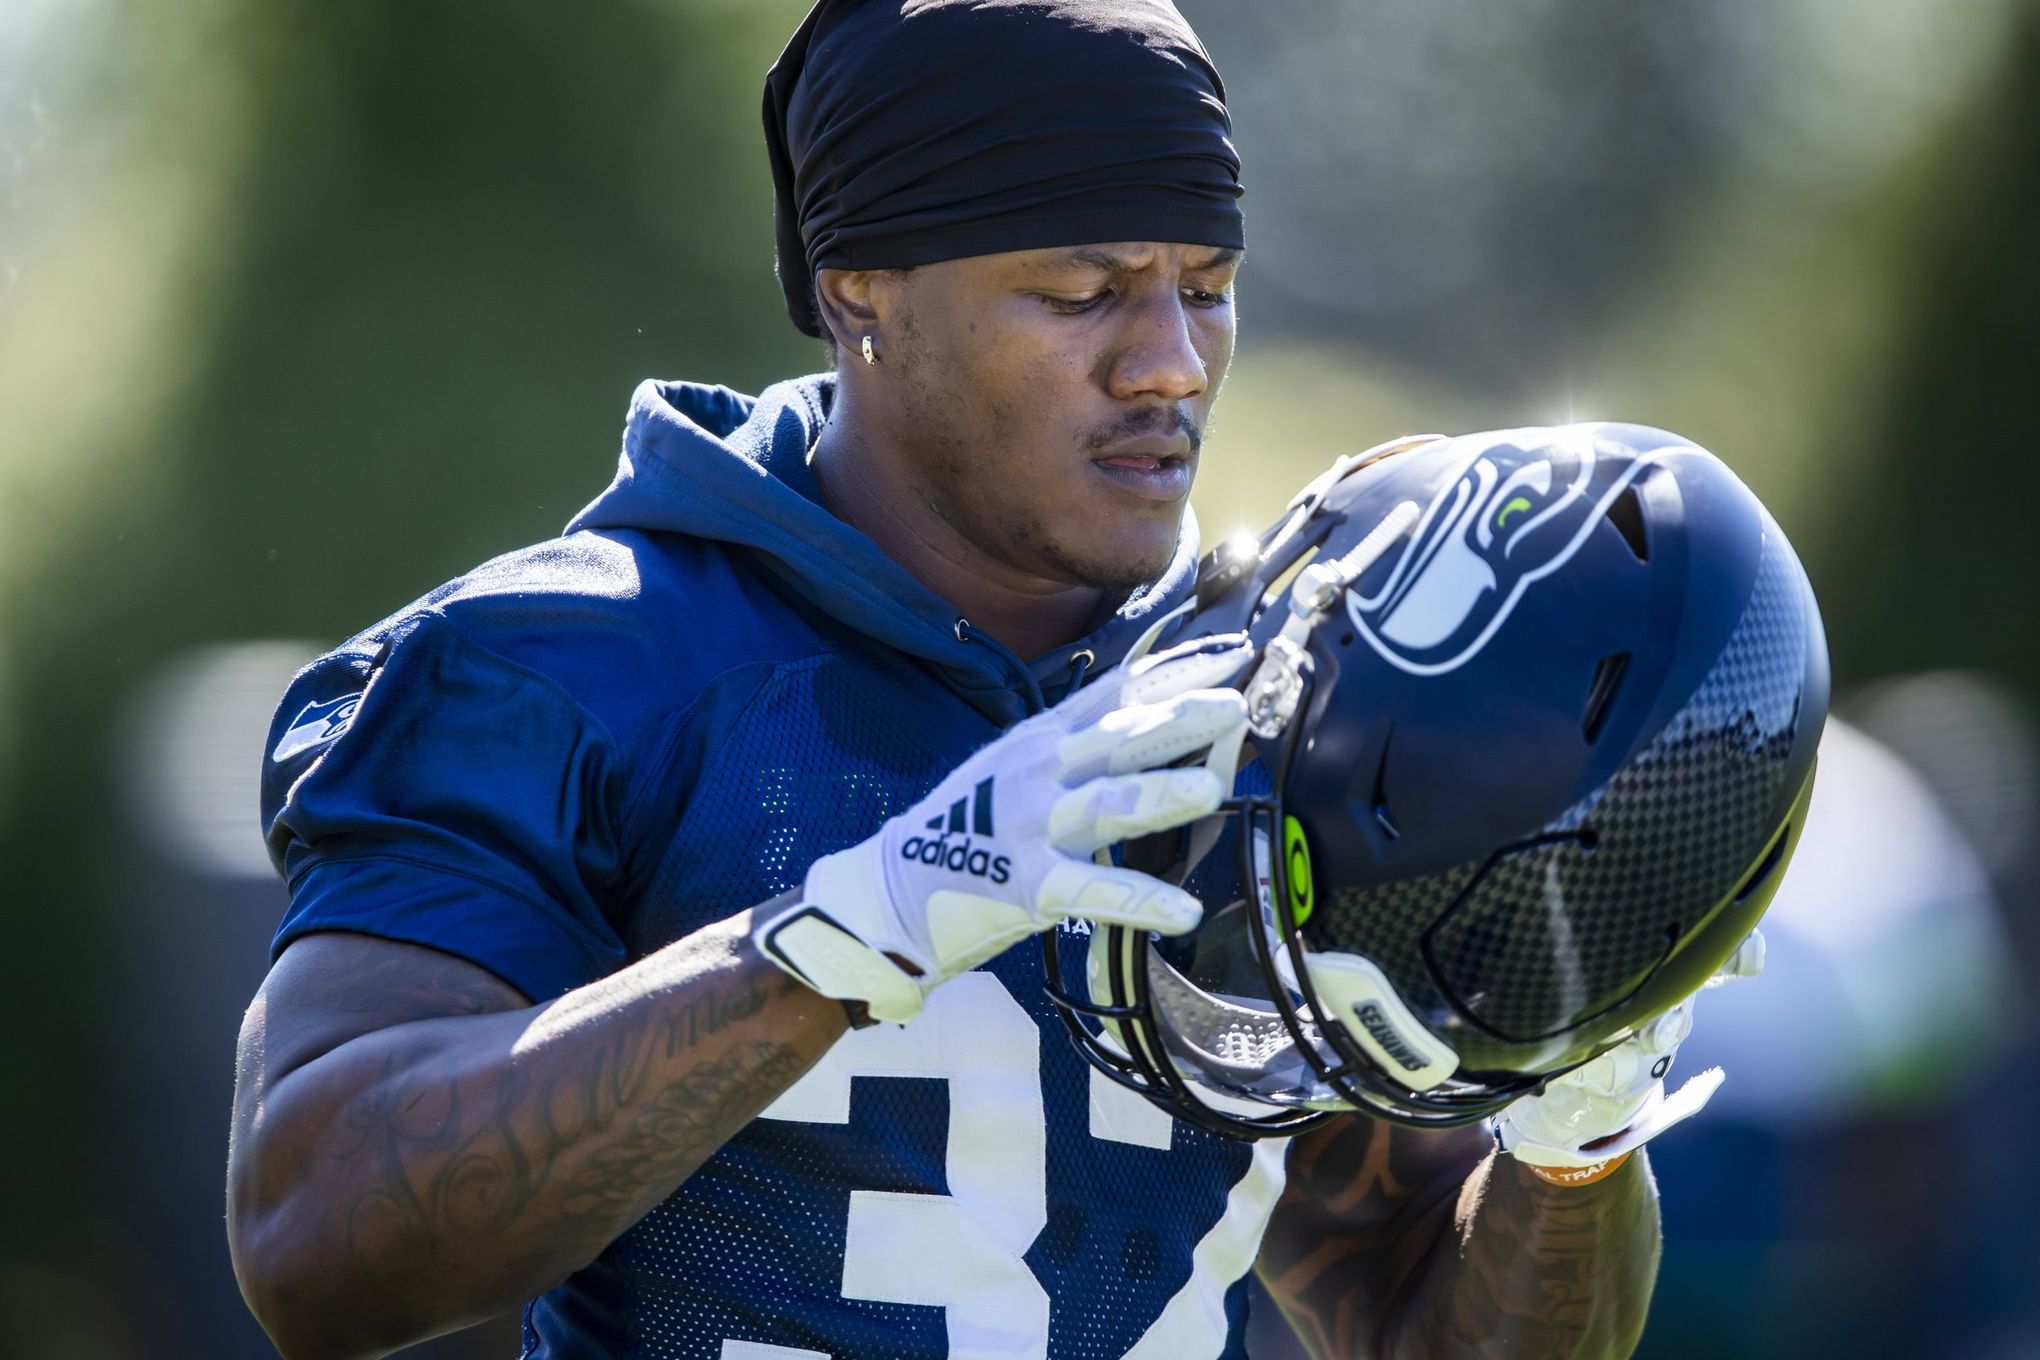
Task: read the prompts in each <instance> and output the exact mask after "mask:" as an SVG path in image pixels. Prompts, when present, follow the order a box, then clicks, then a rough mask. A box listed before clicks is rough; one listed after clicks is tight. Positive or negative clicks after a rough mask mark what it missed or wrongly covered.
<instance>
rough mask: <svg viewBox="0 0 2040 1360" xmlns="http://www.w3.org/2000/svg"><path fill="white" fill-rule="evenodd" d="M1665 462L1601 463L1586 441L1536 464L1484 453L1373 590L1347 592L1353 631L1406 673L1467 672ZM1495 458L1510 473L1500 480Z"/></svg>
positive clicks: (1508, 449) (1559, 448) (1430, 509)
mask: <svg viewBox="0 0 2040 1360" xmlns="http://www.w3.org/2000/svg"><path fill="white" fill-rule="evenodd" d="M1663 452H1665V451H1664V450H1656V451H1654V452H1652V453H1651V454H1647V455H1645V456H1643V457H1639V458H1629V459H1613V458H1603V457H1599V456H1597V455H1596V453H1595V451H1594V445H1593V442H1592V439H1591V437H1576V440H1575V442H1572V443H1561V444H1557V445H1555V446H1553V447H1552V448H1551V449H1550V450H1549V451H1548V452H1547V453H1545V454H1544V455H1543V456H1541V457H1536V458H1523V451H1522V450H1521V449H1517V448H1514V447H1512V446H1508V445H1503V446H1501V447H1500V448H1497V447H1496V446H1495V445H1493V444H1487V445H1483V446H1481V447H1480V448H1479V449H1477V450H1476V451H1475V452H1474V453H1472V454H1471V455H1469V457H1468V460H1467V463H1466V465H1465V466H1463V467H1462V468H1461V469H1460V470H1459V472H1458V474H1457V475H1456V476H1455V477H1453V478H1452V479H1451V480H1450V481H1449V482H1448V483H1447V484H1446V486H1445V488H1444V490H1442V491H1440V492H1439V493H1438V494H1437V495H1436V496H1434V497H1433V498H1432V500H1431V503H1430V504H1429V505H1428V506H1426V507H1425V508H1424V512H1423V514H1422V515H1421V516H1420V517H1419V518H1418V520H1417V525H1416V528H1415V529H1413V530H1412V531H1411V533H1410V536H1409V538H1408V540H1407V541H1406V542H1405V543H1404V545H1403V549H1402V553H1401V555H1400V556H1399V557H1396V558H1395V559H1393V562H1392V565H1390V567H1389V569H1388V572H1387V576H1386V578H1385V579H1384V580H1383V581H1382V583H1381V585H1380V587H1379V588H1378V589H1376V590H1375V591H1374V592H1373V593H1372V594H1362V593H1361V591H1360V590H1358V589H1357V588H1356V589H1353V590H1349V591H1347V592H1346V612H1347V613H1348V614H1349V615H1350V616H1351V618H1352V620H1353V627H1354V630H1355V631H1356V632H1358V633H1359V634H1360V635H1361V636H1362V637H1364V638H1366V639H1367V642H1368V645H1370V646H1371V647H1373V648H1374V650H1375V651H1376V652H1379V653H1380V654H1381V656H1382V657H1383V659H1385V660H1387V661H1389V662H1390V663H1391V664H1393V665H1395V666H1398V667H1400V668H1401V669H1403V670H1405V671H1408V672H1410V673H1411V674H1412V675H1438V674H1442V673H1443V672H1445V671H1450V670H1455V669H1457V668H1458V667H1460V666H1463V665H1465V664H1466V663H1467V661H1468V660H1470V659H1471V658H1472V657H1473V656H1475V655H1476V654H1477V653H1478V652H1479V651H1480V649H1481V648H1483V647H1485V646H1486V645H1487V644H1488V640H1489V639H1490V638H1492V637H1494V635H1495V633H1496V631H1497V630H1498V629H1500V628H1501V626H1502V624H1503V623H1504V622H1505V621H1506V620H1507V619H1508V617H1509V615H1510V614H1511V613H1512V612H1513V611H1514V610H1515V608H1516V604H1517V602H1518V601H1519V600H1521V599H1522V598H1523V593H1524V592H1525V591H1527V590H1528V589H1529V588H1530V587H1531V586H1532V585H1534V584H1535V583H1536V582H1537V581H1539V580H1541V579H1543V578H1544V577H1546V576H1549V575H1551V574H1552V573H1553V572H1555V571H1557V570H1558V569H1559V568H1560V567H1563V566H1564V565H1565V564H1566V563H1567V562H1568V561H1570V560H1572V557H1573V555H1574V554H1576V553H1577V552H1579V550H1580V548H1581V547H1582V546H1583V545H1584V544H1585V543H1586V541H1587V535H1588V534H1590V533H1592V532H1593V528H1594V525H1595V524H1597V523H1599V522H1600V519H1601V517H1602V516H1603V515H1605V514H1606V513H1607V512H1608V508H1609V506H1611V505H1613V504H1614V502H1615V499H1616V497H1618V496H1620V495H1621V494H1622V493H1623V492H1624V491H1625V490H1627V489H1628V487H1629V485H1630V484H1631V483H1632V482H1634V481H1635V480H1636V479H1637V477H1639V476H1640V475H1642V473H1643V471H1644V470H1645V469H1646V468H1647V467H1649V466H1650V465H1651V464H1652V463H1653V462H1654V461H1656V459H1657V458H1658V457H1659V456H1660V455H1661V454H1662V453H1663ZM1510 454H1514V455H1516V456H1515V457H1508V455H1510ZM1498 457H1500V458H1501V459H1502V460H1503V466H1507V465H1509V464H1514V465H1515V467H1514V470H1513V471H1511V472H1509V473H1508V474H1507V475H1506V476H1504V475H1503V473H1502V471H1501V469H1500V468H1499V467H1497V465H1496V459H1497V458H1498ZM1519 459H1521V461H1518V460H1519Z"/></svg>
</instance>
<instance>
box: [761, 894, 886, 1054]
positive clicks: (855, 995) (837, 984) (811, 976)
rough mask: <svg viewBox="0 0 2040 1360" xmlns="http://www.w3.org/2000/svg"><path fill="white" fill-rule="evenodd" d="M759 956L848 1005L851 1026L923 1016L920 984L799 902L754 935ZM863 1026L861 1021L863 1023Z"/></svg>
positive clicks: (820, 911) (817, 909)
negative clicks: (854, 1004)
mask: <svg viewBox="0 0 2040 1360" xmlns="http://www.w3.org/2000/svg"><path fill="white" fill-rule="evenodd" d="M752 941H753V942H754V943H755V944H756V945H757V947H758V952H759V953H761V954H763V955H764V956H765V957H766V958H768V959H770V960H772V962H773V963H775V964H777V965H778V966H779V967H780V968H782V969H784V970H785V971H786V972H787V973H789V974H791V975H792V976H793V977H794V978H795V979H796V980H797V981H799V982H801V983H804V984H805V985H807V986H808V987H810V988H812V989H814V990H815V991H817V992H819V993H821V994H822V995H823V996H826V997H833V998H834V999H836V1000H838V1001H842V1002H845V1003H861V1004H862V1014H861V1015H860V1013H859V1010H858V1009H857V1008H856V1007H854V1006H852V1005H850V1004H846V1005H845V1007H844V1010H845V1012H846V1014H848V1015H849V1017H850V1022H851V1024H852V1025H856V1026H858V1027H860V1028H861V1027H862V1024H868V1023H871V1022H872V1021H877V1020H894V1021H906V1020H911V1019H913V1018H914V1017H915V1016H916V1015H919V1014H920V1013H921V1002H922V996H921V985H920V984H919V983H918V982H916V981H915V980H914V979H913V978H912V977H911V976H910V975H909V974H908V973H907V971H906V970H905V969H904V968H901V967H900V966H899V965H898V964H896V963H894V962H893V961H892V960H891V959H889V958H887V957H886V956H885V955H884V954H882V953H880V952H879V951H878V950H876V949H874V948H872V947H871V946H870V945H868V944H866V943H865V942H864V941H863V940H861V939H859V938H858V937H857V935H856V934H855V933H854V932H852V931H851V930H849V929H847V928H846V927H845V926H844V925H843V924H842V923H841V922H839V921H837V920H836V919H835V918H834V917H832V916H830V915H829V913H828V912H827V911H825V910H823V909H822V908H821V907H819V906H816V905H814V904H813V903H810V902H802V903H797V904H796V905H794V906H792V907H789V908H788V909H787V910H785V911H782V912H780V913H778V914H777V915H775V916H773V917H771V918H769V919H768V920H767V921H766V922H765V923H764V924H763V925H761V926H759V927H758V929H757V931H756V933H755V934H753V936H752ZM860 1022H861V1023H860Z"/></svg>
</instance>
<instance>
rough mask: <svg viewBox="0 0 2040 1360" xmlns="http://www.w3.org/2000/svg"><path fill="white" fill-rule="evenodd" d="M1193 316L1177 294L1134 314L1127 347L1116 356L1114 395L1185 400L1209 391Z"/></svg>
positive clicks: (1111, 380) (1112, 377) (1111, 383)
mask: <svg viewBox="0 0 2040 1360" xmlns="http://www.w3.org/2000/svg"><path fill="white" fill-rule="evenodd" d="M1189 313H1190V309H1189V307H1188V306H1187V305H1186V304H1185V303H1184V301H1183V299H1182V298H1181V297H1180V296H1179V295H1177V294H1176V293H1175V291H1174V290H1173V289H1172V290H1170V291H1169V293H1168V295H1167V296H1164V297H1157V298H1154V299H1152V300H1149V301H1147V302H1146V303H1144V304H1143V305H1142V306H1140V307H1139V308H1137V309H1135V310H1134V312H1133V314H1132V315H1131V316H1130V317H1129V318H1128V331H1127V335H1126V341H1125V344H1124V345H1123V346H1122V347H1121V348H1120V350H1119V351H1118V353H1117V354H1116V355H1114V357H1113V362H1112V371H1111V374H1110V377H1109V381H1108V384H1107V385H1108V387H1109V389H1110V391H1111V393H1112V395H1113V396H1115V397H1120V398H1125V399H1131V398H1134V397H1144V396H1155V397H1161V398H1163V399H1165V400H1168V401H1184V400H1187V399H1188V398H1190V397H1194V396H1196V395H1197V394H1198V393H1200V392H1202V391H1203V390H1204V388H1205V384H1206V382H1207V381H1208V380H1209V375H1208V373H1207V372H1206V369H1205V365H1204V356H1203V355H1202V354H1200V353H1198V350H1197V343H1196V335H1195V334H1194V332H1193V328H1192V325H1191V318H1190V314H1189Z"/></svg>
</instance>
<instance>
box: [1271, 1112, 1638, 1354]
mask: <svg viewBox="0 0 2040 1360" xmlns="http://www.w3.org/2000/svg"><path fill="white" fill-rule="evenodd" d="M1491 1147H1492V1144H1491V1142H1490V1140H1489V1138H1488V1136H1487V1134H1486V1133H1485V1132H1484V1131H1482V1130H1480V1129H1478V1128H1473V1129H1457V1130H1452V1131H1448V1132H1442V1133H1425V1132H1419V1131H1416V1130H1411V1129H1405V1128H1398V1127H1394V1126H1391V1125H1388V1124H1383V1123H1375V1122H1373V1121H1371V1120H1367V1119H1363V1118H1360V1117H1357V1116H1355V1117H1353V1118H1351V1119H1346V1120H1341V1121H1340V1122H1339V1123H1337V1124H1333V1125H1330V1126H1328V1127H1327V1128H1325V1129H1322V1130H1320V1131H1319V1132H1317V1133H1314V1134H1311V1135H1308V1136H1306V1137H1304V1138H1300V1139H1298V1140H1297V1141H1296V1143H1295V1145H1294V1146H1293V1147H1292V1148H1291V1149H1290V1158H1289V1184H1288V1187H1287V1189H1286V1190H1285V1191H1284V1194H1283V1198H1282V1201H1281V1202H1280V1203H1279V1204H1278V1205H1277V1206H1276V1210H1275V1214H1274V1217H1273V1218H1272V1219H1271V1221H1270V1223H1269V1226H1268V1233H1267V1236H1266V1238H1265V1239H1264V1241H1263V1244H1262V1248H1261V1260H1260V1272H1261V1277H1262V1279H1263V1281H1264V1282H1265V1283H1266V1284H1267V1286H1268V1288H1269V1291H1270V1292H1271V1293H1272V1294H1273V1295H1274V1296H1275V1298H1276V1300H1277V1301H1278V1302H1279V1303H1280V1304H1281V1305H1282V1309H1283V1311H1284V1313H1286V1314H1287V1315H1288V1317H1289V1320H1290V1322H1291V1323H1292V1325H1294V1326H1295V1328H1296V1331H1297V1334H1298V1335H1299V1336H1301V1337H1302V1338H1303V1340H1304V1342H1305V1344H1306V1345H1307V1346H1308V1348H1309V1349H1310V1352H1311V1354H1312V1355H1313V1356H1314V1357H1319V1360H1331V1357H1341V1360H1343V1358H1344V1357H1362V1356H1364V1357H1369V1358H1370V1360H1376V1358H1378V1360H1390V1358H1391V1357H1392V1358H1393V1360H1434V1358H1436V1360H1442V1358H1443V1357H1448V1356H1449V1357H1455V1358H1456V1357H1462V1356H1468V1357H1471V1356H1479V1357H1509V1358H1510V1360H1620V1357H1625V1356H1627V1355H1629V1354H1630V1352H1631V1351H1632V1350H1634V1349H1635V1346H1636V1343H1637V1340H1638V1338H1639V1337H1640V1336H1641V1335H1642V1332H1643V1322H1644V1315H1645V1312H1646V1310H1647V1307H1648V1304H1649V1302H1650V1291H1651V1285H1652V1283H1653V1282H1654V1280H1655V1278H1656V1275H1657V1259H1658V1217H1657V1190H1656V1187H1655V1186H1654V1185H1653V1184H1652V1182H1651V1178H1650V1172H1649V1170H1648V1168H1647V1166H1646V1165H1645V1163H1644V1157H1643V1154H1642V1153H1641V1152H1638V1153H1636V1154H1635V1155H1634V1156H1632V1157H1631V1158H1630V1159H1629V1161H1628V1162H1627V1163H1625V1164H1624V1165H1623V1166H1621V1167H1620V1168H1619V1169H1617V1170H1616V1171H1615V1173H1614V1174H1612V1175H1610V1176H1608V1177H1607V1178H1605V1179H1603V1180H1600V1181H1597V1182H1595V1183H1593V1184H1591V1185H1585V1186H1567V1187H1559V1186H1553V1185H1547V1184H1545V1183H1544V1182H1542V1181H1540V1180H1538V1179H1537V1178H1536V1177H1534V1176H1532V1175H1531V1174H1530V1172H1529V1171H1528V1170H1526V1169H1524V1168H1523V1167H1522V1166H1520V1165H1518V1164H1517V1163H1516V1162H1515V1161H1514V1160H1513V1159H1512V1158H1508V1157H1502V1156H1498V1155H1496V1154H1495V1153H1493V1152H1492V1151H1491V1150H1490V1149H1491Z"/></svg>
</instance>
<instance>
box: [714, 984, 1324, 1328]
mask: <svg viewBox="0 0 2040 1360" xmlns="http://www.w3.org/2000/svg"><path fill="white" fill-rule="evenodd" d="M1040 1044H1041V1031H1040V1030H1039V1029H1037V1028H1036V1027H1035V1024H1034V1021H1033V1020H1032V1019H1030V1018H1029V1017H1028V1014H1027V1012H1026V1011H1025V1010H1023V1009H1022V1008H1021V1006H1020V1003H1019V1002H1017V1001H1015V1000H1014V999H1013V996H1012V994H1011V993H1009V992H1008V991H1007V990H1006V988H1005V985H1004V984H1003V983H1001V982H1000V981H999V979H998V978H997V977H995V976H993V975H992V974H990V973H965V974H964V975H963V976H961V977H958V978H955V979H953V980H952V981H950V982H948V983H946V984H945V985H944V986H943V987H942V988H941V989H940V990H938V991H936V992H934V993H932V994H930V996H929V998H928V1007H927V1009H926V1011H924V1012H923V1013H922V1014H921V1015H920V1016H919V1017H918V1018H917V1019H915V1020H914V1022H913V1023H912V1024H908V1025H879V1026H874V1027H873V1028H871V1029H867V1030H859V1031H857V1032H855V1033H853V1034H851V1035H849V1036H848V1037H846V1038H845V1039H844V1040H842V1041H841V1042H840V1043H838V1044H837V1045H836V1046H835V1048H833V1049H831V1050H830V1051H829V1053H828V1056H826V1057H825V1058H823V1059H822V1061H821V1062H820V1063H818V1064H816V1066H815V1068H814V1070H813V1071H811V1072H809V1073H808V1074H807V1076H805V1077H803V1078H802V1079H801V1080H800V1081H799V1082H798V1083H797V1084H796V1085H794V1086H793V1087H792V1088H791V1089H790V1090H788V1091H787V1092H786V1093H785V1094H784V1095H782V1096H781V1097H780V1098H779V1099H778V1100H777V1101H776V1102H774V1103H773V1105H772V1106H771V1107H770V1108H769V1109H767V1110H766V1111H765V1114H764V1116H763V1117H764V1118H767V1119H785V1120H795V1121H799V1122H803V1123H811V1124H846V1123H848V1122H849V1120H850V1083H851V1082H852V1080H854V1079H855V1078H857V1077H932V1078H938V1079H941V1080H943V1081H946V1082H947V1083H948V1085H949V1145H948V1154H947V1170H948V1180H949V1193H948V1194H946V1195H915V1194H896V1193H890V1192H882V1191H875V1190H856V1191H852V1192H851V1195H850V1222H849V1229H848V1233H847V1235H846V1246H845V1249H844V1259H843V1294H844V1297H846V1298H854V1299H873V1300H880V1301H884V1302H887V1303H918V1304H927V1305H931V1306H935V1307H940V1308H942V1309H943V1310H944V1314H945V1317H946V1319H947V1326H948V1332H949V1355H950V1357H951V1360H1023V1358H1025V1357H1035V1358H1039V1357H1045V1356H1046V1355H1047V1354H1048V1319H1049V1299H1048V1291H1047V1290H1045V1289H1043V1288H1042V1286H1041V1281H1040V1280H1038V1279H1036V1278H1035V1275H1034V1272H1033V1271H1032V1270H1031V1269H1029V1268H1028V1265H1027V1262H1026V1261H1025V1259H1023V1258H1024V1257H1025V1256H1026V1254H1027V1250H1028V1248H1029V1247H1031V1246H1032V1245H1033V1244H1034V1239H1035V1238H1036V1237H1037V1236H1038V1235H1039V1234H1040V1232H1041V1230H1042V1228H1043V1227H1044V1226H1045V1225H1046V1224H1047V1222H1048V1134H1047V1127H1048V1124H1047V1120H1046V1119H1045V1117H1044V1114H1043V1110H1042V1103H1041V1070H1040ZM1090 1129H1091V1134H1092V1136H1093V1137H1104V1138H1111V1139H1115V1140H1117V1141H1121V1142H1134V1143H1141V1144H1144V1145H1146V1146H1150V1147H1162V1148H1166V1147H1167V1146H1168V1138H1169V1120H1168V1116H1167V1115H1165V1114H1164V1113H1162V1111H1160V1110H1158V1109H1156V1108H1154V1107H1153V1106H1151V1105H1149V1104H1147V1102H1146V1101H1144V1100H1142V1099H1141V1098H1140V1097H1139V1096H1137V1095H1134V1094H1133V1093H1132V1092H1130V1091H1125V1090H1122V1089H1121V1088H1120V1087H1118V1086H1116V1085H1114V1084H1112V1083H1111V1082H1108V1081H1105V1080H1104V1079H1103V1078H1094V1080H1093V1081H1092V1083H1091V1111H1090ZM1282 1151H1283V1148H1282V1145H1281V1144H1280V1143H1262V1144H1258V1145H1257V1146H1256V1148H1255V1155H1254V1160H1253V1162H1252V1163H1251V1164H1250V1166H1249V1167H1248V1170H1247V1173H1246V1175H1245V1176H1243V1177H1241V1179H1240V1180H1239V1182H1238V1183H1237V1184H1235V1185H1234V1186H1233V1188H1232V1191H1231V1193H1230V1194H1229V1195H1228V1196H1227V1199H1226V1207H1225V1212H1224V1213H1223V1214H1221V1215H1220V1217H1219V1220H1218V1222H1217V1224H1215V1225H1214V1226H1213V1227H1212V1229H1211V1230H1210V1231H1209V1232H1208V1233H1206V1234H1205V1235H1204V1237H1203V1239H1202V1240H1200V1241H1199V1242H1198V1244H1197V1246H1196V1248H1195V1250H1194V1251H1193V1253H1192V1263H1193V1266H1192V1270H1191V1273H1190V1279H1189V1281H1188V1282H1187V1283H1185V1284H1184V1286H1183V1288H1182V1289H1180V1290H1178V1291H1177V1292H1176V1294H1175V1296H1174V1297H1172V1298H1171V1299H1170V1300H1169V1301H1168V1303H1167V1304H1165V1305H1164V1306H1163V1308H1162V1310H1161V1313H1160V1314H1159V1315H1158V1316H1157V1317H1156V1318H1155V1320H1154V1322H1153V1324H1152V1325H1150V1326H1149V1327H1148V1329H1147V1331H1146V1332H1145V1333H1144V1334H1143V1335H1142V1336H1141V1339H1140V1340H1139V1341H1138V1342H1136V1343H1135V1345H1134V1347H1133V1349H1132V1350H1130V1351H1128V1352H1127V1353H1126V1357H1125V1360H1163V1358H1164V1357H1166V1360H1193V1357H1199V1356H1215V1355H1217V1354H1218V1353H1219V1351H1220V1350H1222V1349H1223V1347H1224V1345H1225V1313H1224V1308H1223V1298H1224V1295H1225V1291H1226V1290H1227V1289H1228V1288H1229V1287H1230V1286H1231V1285H1232V1283H1233V1282H1234V1281H1235V1280H1237V1279H1239V1278H1240V1276H1242V1275H1244V1274H1245V1273H1246V1271H1247V1269H1248V1267H1249V1266H1251V1265H1252V1263H1253V1258H1254V1253H1255V1252H1256V1251H1257V1250H1258V1249H1259V1245H1260V1239H1261V1231H1262V1229H1263V1228H1264V1227H1265V1226H1266V1225H1267V1220H1268V1214H1269V1212H1270V1211H1271V1210H1272V1209H1273V1208H1274V1204H1275V1197H1276V1195H1277V1194H1278V1193H1279V1192H1280V1191H1281V1188H1282ZM814 1354H815V1353H814V1352H812V1351H805V1350H796V1349H793V1348H791V1347H777V1346H760V1345H757V1344H756V1343H737V1342H732V1343H727V1344H726V1345H725V1346H724V1348H723V1355H724V1357H725V1358H726V1360H739V1357H741V1360H764V1358H765V1357H768V1356H779V1357H787V1358H788V1360H791V1358H792V1357H807V1356H813V1355H814Z"/></svg>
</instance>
